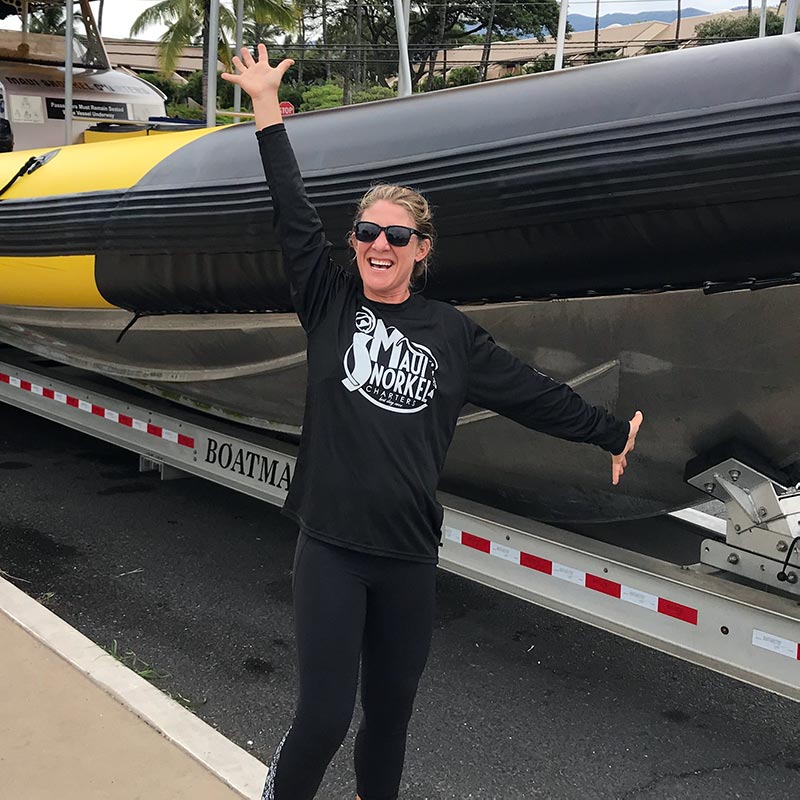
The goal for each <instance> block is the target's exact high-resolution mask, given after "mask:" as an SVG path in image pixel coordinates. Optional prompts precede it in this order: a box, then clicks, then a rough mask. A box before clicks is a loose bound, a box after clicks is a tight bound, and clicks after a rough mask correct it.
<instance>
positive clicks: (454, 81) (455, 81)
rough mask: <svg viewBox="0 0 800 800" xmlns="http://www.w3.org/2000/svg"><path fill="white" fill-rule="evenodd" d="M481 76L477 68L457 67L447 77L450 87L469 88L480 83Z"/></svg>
mask: <svg viewBox="0 0 800 800" xmlns="http://www.w3.org/2000/svg"><path fill="white" fill-rule="evenodd" d="M480 79H481V74H480V72H478V69H477V68H476V67H456V68H455V69H451V70H450V73H449V74H448V76H447V85H448V86H469V84H471V83H478V82H480Z"/></svg>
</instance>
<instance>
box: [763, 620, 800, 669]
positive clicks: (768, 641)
mask: <svg viewBox="0 0 800 800" xmlns="http://www.w3.org/2000/svg"><path fill="white" fill-rule="evenodd" d="M753 645H754V646H755V647H760V648H761V649H762V650H769V651H771V652H773V653H777V654H778V655H781V656H788V657H789V658H794V659H796V660H797V661H800V642H793V641H792V640H791V639H784V638H783V637H782V636H776V635H775V634H774V633H767V632H766V631H760V630H758V628H754V629H753Z"/></svg>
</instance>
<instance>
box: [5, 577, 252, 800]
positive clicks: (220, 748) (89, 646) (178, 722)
mask: <svg viewBox="0 0 800 800" xmlns="http://www.w3.org/2000/svg"><path fill="white" fill-rule="evenodd" d="M0 612H2V613H4V614H5V615H6V616H7V617H9V618H10V619H11V620H13V621H14V622H15V623H16V624H17V625H19V626H20V627H21V628H22V629H23V630H25V631H27V632H28V633H30V634H31V635H32V636H33V637H34V638H35V639H37V640H38V641H39V642H41V643H42V644H44V645H45V646H46V647H48V648H49V649H50V650H52V651H53V652H54V653H56V654H57V655H59V656H61V658H63V659H64V660H65V661H67V662H68V663H69V664H71V665H72V666H73V667H74V668H75V669H77V670H78V671H80V672H82V673H83V674H84V675H86V676H87V677H88V678H89V679H90V680H91V681H92V682H93V683H95V684H96V685H97V686H99V687H100V688H102V689H103V690H104V691H105V692H107V693H108V694H110V695H111V696H112V697H113V698H114V699H116V700H117V701H118V702H120V703H121V704H122V705H123V706H125V708H127V709H129V710H130V711H131V712H133V713H134V714H135V715H136V716H137V717H139V718H140V719H142V720H144V721H145V722H146V723H147V724H148V725H150V726H151V727H152V728H155V729H156V730H157V731H159V733H161V734H162V735H163V736H164V737H166V738H167V739H169V740H170V741H171V742H173V743H174V744H175V745H177V746H178V747H179V748H180V749H181V750H183V751H184V752H185V753H187V754H188V755H189V756H191V757H192V758H193V759H194V760H195V761H197V762H199V763H200V764H201V765H202V766H203V767H205V768H206V769H207V770H208V771H209V772H211V773H213V774H214V775H216V776H217V777H218V778H219V779H220V780H221V781H223V783H225V784H227V785H228V786H229V787H230V788H231V789H233V790H234V791H235V792H237V793H238V794H240V795H241V796H242V797H243V798H246V800H255V798H260V797H261V791H262V788H263V786H264V778H265V775H266V772H267V767H266V766H265V765H264V764H262V763H261V762H260V761H259V760H258V759H256V758H254V757H253V756H251V755H250V754H249V753H248V752H247V751H245V750H243V749H242V748H241V747H239V746H238V745H235V744H234V743H233V742H231V741H230V740H229V739H226V738H225V737H224V736H223V735H222V734H221V733H219V732H218V731H216V730H214V728H212V727H211V726H210V725H207V724H206V723H205V722H203V721H202V720H201V719H200V718H199V717H196V716H195V715H194V714H192V713H191V711H188V710H187V709H185V708H184V707H183V706H181V705H180V704H179V703H176V702H175V701H174V700H172V699H171V698H170V697H167V696H166V695H165V694H164V693H163V692H161V691H159V690H158V689H156V687H155V686H153V685H152V684H150V683H148V682H147V681H146V680H145V679H144V678H141V677H140V676H139V675H137V674H136V673H135V672H133V671H132V670H130V669H128V668H127V667H126V666H125V665H123V664H121V663H120V662H118V661H117V660H116V659H115V658H113V657H112V656H111V655H109V654H108V653H106V651H105V650H103V649H102V648H101V647H99V646H98V645H96V644H95V643H94V642H92V641H91V640H90V639H88V638H87V637H86V636H84V635H83V634H82V633H80V631H77V630H75V629H74V628H72V627H71V626H70V625H68V624H67V623H66V622H64V620H62V619H61V618H60V617H58V616H56V615H55V614H54V613H53V612H52V611H49V610H48V609H46V608H45V607H44V606H42V605H41V604H40V603H37V602H36V601H35V600H33V599H32V598H31V597H28V595H26V594H25V592H23V591H22V590H21V589H18V588H17V587H16V586H14V585H13V584H11V583H9V582H8V581H7V580H4V579H3V578H0Z"/></svg>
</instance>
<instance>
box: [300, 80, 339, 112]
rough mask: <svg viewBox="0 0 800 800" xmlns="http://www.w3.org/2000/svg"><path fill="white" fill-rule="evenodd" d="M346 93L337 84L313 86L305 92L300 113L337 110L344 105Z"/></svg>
mask: <svg viewBox="0 0 800 800" xmlns="http://www.w3.org/2000/svg"><path fill="white" fill-rule="evenodd" d="M343 99H344V92H343V91H342V87H341V86H337V85H336V84H335V83H323V84H322V85H320V86H312V87H311V88H310V89H307V90H306V91H305V92H303V103H302V105H301V106H300V109H299V110H300V111H318V110H319V109H321V108H336V107H337V106H340V105H341V104H342V100H343Z"/></svg>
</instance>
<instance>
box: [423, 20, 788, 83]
mask: <svg viewBox="0 0 800 800" xmlns="http://www.w3.org/2000/svg"><path fill="white" fill-rule="evenodd" d="M769 10H771V11H775V9H774V8H770V9H769ZM746 15H747V10H746V9H743V10H740V11H726V12H722V13H719V14H704V15H702V16H696V17H684V18H683V19H682V20H681V25H680V40H681V46H685V45H687V44H691V43H692V42H691V40H692V39H694V38H695V36H696V29H697V26H698V25H700V24H702V23H704V22H709V21H710V20H714V19H719V18H722V17H741V16H746ZM676 27H677V23H676V22H672V23H667V22H657V21H652V22H637V23H634V24H633V25H612V26H609V27H607V28H601V29H600V30H599V32H598V49H599V51H600V52H616V53H617V54H618V55H621V56H635V55H640V54H642V53H644V52H646V51H647V49H648V48H650V47H654V46H658V45H663V44H666V43H667V42H674V41H675V38H676V37H675V33H676ZM594 36H595V32H594V30H589V31H580V32H576V33H572V34H570V37H569V38H568V39H567V40H566V41H565V43H564V56H565V58H566V59H569V58H570V57H572V58H575V57H578V56H585V55H589V54H591V53H593V52H594ZM556 44H557V43H556V39H555V37H552V36H548V37H547V38H546V39H545V40H544V41H541V42H539V41H537V40H536V39H518V40H515V41H511V42H495V43H494V44H492V46H491V52H490V56H489V63H490V65H491V66H490V67H489V70H488V77H489V78H493V77H500V76H501V75H503V74H507V71H508V69H509V68H512V67H514V66H518V65H521V64H524V63H527V62H529V61H533V60H534V59H535V58H538V57H539V56H542V55H555V52H556ZM482 56H483V45H482V44H477V45H465V46H463V47H457V48H453V49H448V50H447V53H446V58H447V69H448V71H449V70H451V69H453V68H454V67H462V66H477V65H478V64H480V62H481V57H482ZM443 66H444V62H443V54H442V52H441V51H439V53H438V55H437V59H436V67H437V68H438V69H439V70H441V69H442V68H443Z"/></svg>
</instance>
